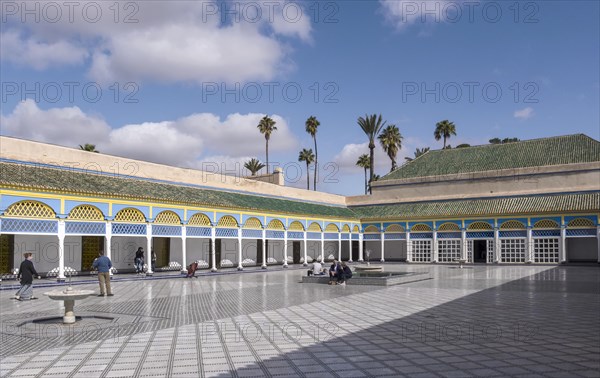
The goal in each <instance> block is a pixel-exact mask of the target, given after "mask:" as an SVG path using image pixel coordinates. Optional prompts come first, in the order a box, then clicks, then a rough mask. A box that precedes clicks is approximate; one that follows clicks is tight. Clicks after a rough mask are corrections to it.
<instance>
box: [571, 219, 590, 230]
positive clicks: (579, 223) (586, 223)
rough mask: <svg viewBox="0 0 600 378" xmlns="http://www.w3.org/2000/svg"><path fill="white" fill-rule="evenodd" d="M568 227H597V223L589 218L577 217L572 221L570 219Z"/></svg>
mask: <svg viewBox="0 0 600 378" xmlns="http://www.w3.org/2000/svg"><path fill="white" fill-rule="evenodd" d="M567 227H570V228H595V227H596V225H595V224H594V222H592V221H591V220H589V219H585V218H577V219H573V220H572V221H570V222H569V224H567Z"/></svg>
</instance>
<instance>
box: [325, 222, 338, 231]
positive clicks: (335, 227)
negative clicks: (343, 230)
mask: <svg viewBox="0 0 600 378" xmlns="http://www.w3.org/2000/svg"><path fill="white" fill-rule="evenodd" d="M325 232H340V229H339V228H338V226H336V225H335V224H333V223H329V224H328V225H327V227H325Z"/></svg>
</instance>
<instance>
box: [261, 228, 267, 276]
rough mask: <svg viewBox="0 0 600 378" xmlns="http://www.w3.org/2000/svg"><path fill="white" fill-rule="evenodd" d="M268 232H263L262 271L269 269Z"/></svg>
mask: <svg viewBox="0 0 600 378" xmlns="http://www.w3.org/2000/svg"><path fill="white" fill-rule="evenodd" d="M266 240H267V230H265V229H264V228H263V230H262V261H263V263H262V266H261V268H262V269H267V243H266Z"/></svg>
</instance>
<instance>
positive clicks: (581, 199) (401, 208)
mask: <svg viewBox="0 0 600 378" xmlns="http://www.w3.org/2000/svg"><path fill="white" fill-rule="evenodd" d="M351 209H352V210H353V211H354V212H355V213H356V214H357V215H358V216H359V217H360V219H361V220H362V221H365V220H374V219H378V220H379V219H418V218H421V219H423V218H436V217H439V218H447V217H461V216H488V215H489V216H494V215H511V214H541V213H563V212H565V211H581V212H588V211H589V212H597V211H600V192H593V193H579V194H557V195H544V196H523V197H506V198H490V199H472V200H452V201H438V202H412V203H402V204H392V205H377V206H357V207H351Z"/></svg>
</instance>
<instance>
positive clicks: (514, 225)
mask: <svg viewBox="0 0 600 378" xmlns="http://www.w3.org/2000/svg"><path fill="white" fill-rule="evenodd" d="M500 229H502V230H524V229H525V225H524V224H523V223H521V222H519V221H516V220H510V221H507V222H504V223H502V225H501V226H500Z"/></svg>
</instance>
